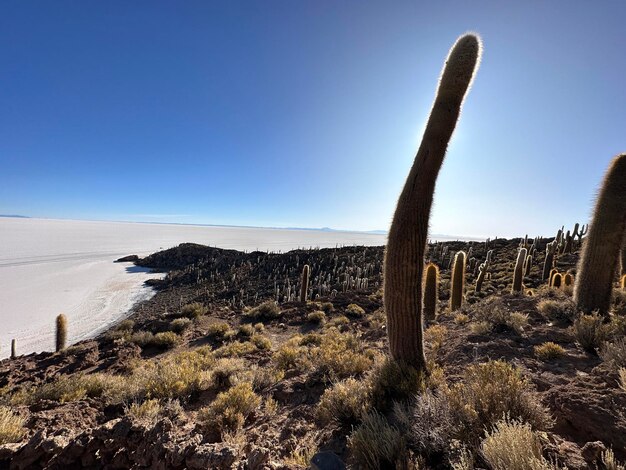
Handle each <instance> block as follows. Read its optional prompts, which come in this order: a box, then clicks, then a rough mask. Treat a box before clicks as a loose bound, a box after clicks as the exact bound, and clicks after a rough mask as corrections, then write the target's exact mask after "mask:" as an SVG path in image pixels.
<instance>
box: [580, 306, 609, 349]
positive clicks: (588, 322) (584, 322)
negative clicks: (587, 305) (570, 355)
mask: <svg viewBox="0 0 626 470" xmlns="http://www.w3.org/2000/svg"><path fill="white" fill-rule="evenodd" d="M572 332H573V333H574V337H575V338H576V341H578V344H580V347H581V348H583V349H584V350H585V351H587V352H590V353H592V354H596V350H597V349H598V348H600V346H602V343H604V342H605V341H606V340H607V339H609V336H610V334H611V327H610V325H608V324H605V323H604V317H602V316H600V315H597V314H593V315H580V316H579V317H578V318H577V319H576V320H575V321H574V324H573V325H572Z"/></svg>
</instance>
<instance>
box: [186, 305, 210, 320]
mask: <svg viewBox="0 0 626 470" xmlns="http://www.w3.org/2000/svg"><path fill="white" fill-rule="evenodd" d="M207 312H208V309H207V308H206V307H205V306H204V305H203V304H201V303H200V302H193V303H191V304H187V305H184V306H183V308H182V309H181V313H182V314H183V315H184V316H186V317H187V318H198V317H201V316H202V315H206V313H207Z"/></svg>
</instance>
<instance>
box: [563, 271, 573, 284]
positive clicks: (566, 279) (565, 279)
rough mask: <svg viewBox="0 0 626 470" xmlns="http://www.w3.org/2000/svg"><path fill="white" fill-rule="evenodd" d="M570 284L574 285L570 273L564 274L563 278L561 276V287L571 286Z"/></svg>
mask: <svg viewBox="0 0 626 470" xmlns="http://www.w3.org/2000/svg"><path fill="white" fill-rule="evenodd" d="M572 284H574V276H572V275H571V274H570V273H566V274H565V276H563V285H564V286H566V287H567V286H571V285H572Z"/></svg>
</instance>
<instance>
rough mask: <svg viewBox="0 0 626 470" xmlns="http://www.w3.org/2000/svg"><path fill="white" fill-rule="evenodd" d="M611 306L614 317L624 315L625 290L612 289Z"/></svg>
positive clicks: (625, 312) (625, 308)
mask: <svg viewBox="0 0 626 470" xmlns="http://www.w3.org/2000/svg"><path fill="white" fill-rule="evenodd" d="M611 304H612V308H611V311H612V312H613V314H614V315H626V290H622V289H613V297H612V299H611Z"/></svg>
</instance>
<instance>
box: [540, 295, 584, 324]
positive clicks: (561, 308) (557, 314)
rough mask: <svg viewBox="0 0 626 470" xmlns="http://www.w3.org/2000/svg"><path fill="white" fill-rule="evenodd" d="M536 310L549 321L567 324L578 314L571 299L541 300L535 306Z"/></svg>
mask: <svg viewBox="0 0 626 470" xmlns="http://www.w3.org/2000/svg"><path fill="white" fill-rule="evenodd" d="M537 310H539V312H540V313H541V314H542V315H544V316H545V317H547V318H549V319H550V320H555V321H564V322H568V323H569V322H572V321H573V320H574V318H576V315H577V314H578V310H577V308H576V304H575V303H574V302H573V301H572V300H571V299H562V300H542V301H541V302H539V303H538V304H537Z"/></svg>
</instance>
